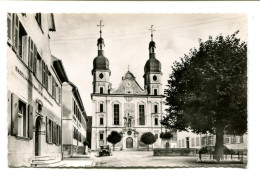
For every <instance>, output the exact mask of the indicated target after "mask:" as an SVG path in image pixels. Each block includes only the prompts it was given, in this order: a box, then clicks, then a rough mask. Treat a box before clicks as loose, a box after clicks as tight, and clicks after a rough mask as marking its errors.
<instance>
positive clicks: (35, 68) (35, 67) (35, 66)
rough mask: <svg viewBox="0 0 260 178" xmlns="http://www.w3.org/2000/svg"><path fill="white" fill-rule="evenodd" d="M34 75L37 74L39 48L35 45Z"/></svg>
mask: <svg viewBox="0 0 260 178" xmlns="http://www.w3.org/2000/svg"><path fill="white" fill-rule="evenodd" d="M32 59H33V73H34V74H35V75H36V74H37V47H36V45H35V44H34V52H33V58H32Z"/></svg>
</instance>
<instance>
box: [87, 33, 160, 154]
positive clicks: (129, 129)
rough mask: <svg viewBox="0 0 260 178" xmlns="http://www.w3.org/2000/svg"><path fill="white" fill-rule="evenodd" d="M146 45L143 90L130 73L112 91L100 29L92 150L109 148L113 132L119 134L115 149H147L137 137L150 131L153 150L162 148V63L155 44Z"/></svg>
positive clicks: (93, 98)
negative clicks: (157, 57)
mask: <svg viewBox="0 0 260 178" xmlns="http://www.w3.org/2000/svg"><path fill="white" fill-rule="evenodd" d="M151 37H152V39H151V42H150V43H149V59H148V60H147V61H146V63H145V66H144V75H143V78H144V88H142V87H141V86H140V85H139V84H138V83H137V81H136V80H135V76H134V74H133V73H131V72H130V71H129V70H128V71H126V73H125V74H124V76H123V77H122V81H121V83H120V85H119V87H118V88H115V89H113V88H111V86H112V85H111V83H110V75H111V71H110V69H109V60H108V59H107V58H106V57H105V56H104V39H103V38H102V31H101V30H100V38H99V39H98V40H97V46H98V56H97V57H96V58H95V59H94V61H93V70H92V76H93V93H92V94H91V99H92V138H91V149H92V150H96V149H98V148H99V147H100V146H102V145H109V144H110V143H108V142H107V140H106V138H107V136H108V135H109V134H110V133H111V132H112V131H113V130H114V131H117V132H119V133H120V134H121V135H122V140H121V142H120V143H118V144H116V147H119V148H121V149H139V148H142V147H146V145H144V144H143V143H142V142H141V141H140V138H141V136H142V134H143V133H145V132H152V133H153V134H154V135H155V136H156V138H157V141H156V142H155V143H154V144H153V145H152V147H153V148H158V147H162V146H163V145H162V144H163V143H164V142H162V140H161V139H160V133H161V132H165V128H164V127H163V126H162V125H161V124H160V121H161V119H162V118H163V111H164V96H163V95H162V92H163V91H162V83H161V77H162V72H161V63H160V61H159V60H157V59H156V57H155V49H156V44H155V42H154V41H153V34H152V35H151Z"/></svg>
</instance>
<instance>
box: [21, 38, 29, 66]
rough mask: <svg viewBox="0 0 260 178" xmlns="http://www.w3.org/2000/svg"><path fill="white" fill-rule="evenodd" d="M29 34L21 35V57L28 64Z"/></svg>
mask: <svg viewBox="0 0 260 178" xmlns="http://www.w3.org/2000/svg"><path fill="white" fill-rule="evenodd" d="M28 40H29V36H28V35H24V36H22V59H23V61H24V63H25V64H26V65H28V50H29V41H28Z"/></svg>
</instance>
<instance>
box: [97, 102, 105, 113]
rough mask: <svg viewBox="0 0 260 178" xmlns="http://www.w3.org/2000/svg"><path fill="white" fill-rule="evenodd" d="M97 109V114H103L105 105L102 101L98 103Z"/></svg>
mask: <svg viewBox="0 0 260 178" xmlns="http://www.w3.org/2000/svg"><path fill="white" fill-rule="evenodd" d="M98 107H99V112H105V104H104V102H103V101H100V102H99V103H98Z"/></svg>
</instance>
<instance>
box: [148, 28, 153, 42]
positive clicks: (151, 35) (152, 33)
mask: <svg viewBox="0 0 260 178" xmlns="http://www.w3.org/2000/svg"><path fill="white" fill-rule="evenodd" d="M148 30H150V31H151V39H152V41H153V32H154V31H155V29H153V25H151V29H148Z"/></svg>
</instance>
